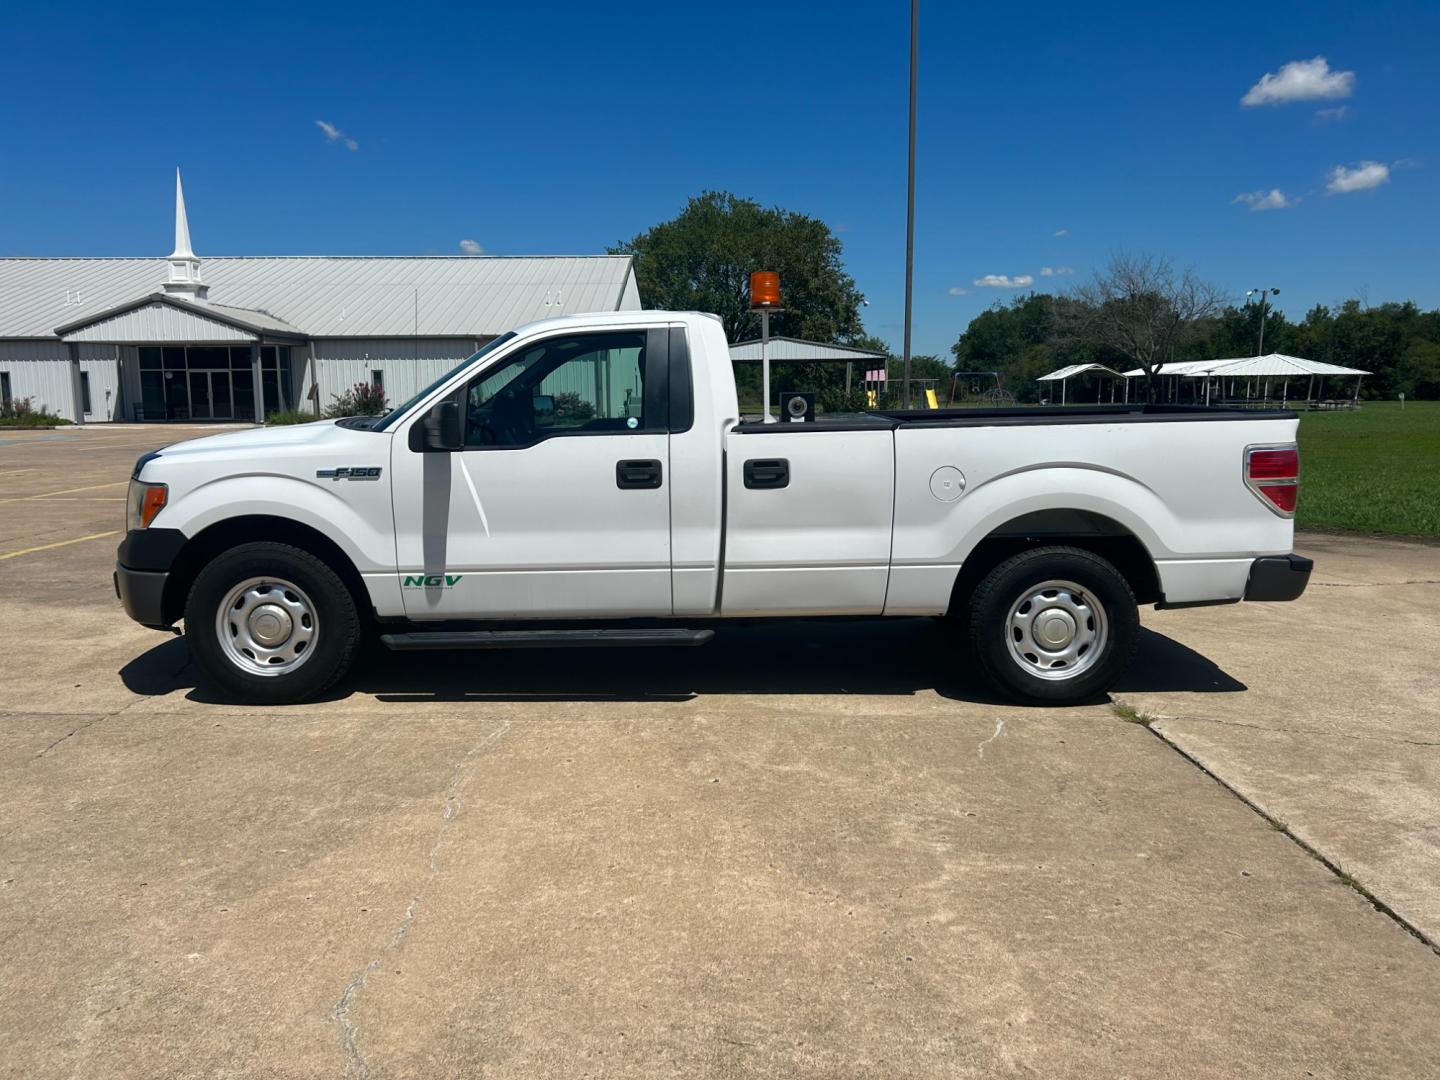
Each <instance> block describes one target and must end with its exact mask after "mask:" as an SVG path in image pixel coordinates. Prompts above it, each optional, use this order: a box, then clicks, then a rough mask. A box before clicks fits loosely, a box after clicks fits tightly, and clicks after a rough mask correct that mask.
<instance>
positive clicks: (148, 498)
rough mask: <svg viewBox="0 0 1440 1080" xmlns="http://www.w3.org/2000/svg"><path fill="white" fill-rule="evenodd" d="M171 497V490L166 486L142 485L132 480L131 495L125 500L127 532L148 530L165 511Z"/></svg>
mask: <svg viewBox="0 0 1440 1080" xmlns="http://www.w3.org/2000/svg"><path fill="white" fill-rule="evenodd" d="M169 496H170V489H169V487H167V486H166V485H165V484H142V483H141V482H140V481H139V480H131V481H130V494H129V497H128V498H127V499H126V500H125V529H126V531H127V532H128V531H132V530H134V529H144V528H148V527H149V525H150V522H152V521H154V520H155V515H156V514H158V513H160V511H161V510H164V509H165V500H166V499H168V498H169Z"/></svg>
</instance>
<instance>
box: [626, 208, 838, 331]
mask: <svg viewBox="0 0 1440 1080" xmlns="http://www.w3.org/2000/svg"><path fill="white" fill-rule="evenodd" d="M610 250H611V253H612V254H617V255H633V256H634V257H635V280H636V284H637V285H638V286H639V288H640V295H641V297H642V298H643V299H644V302H645V304H646V306H648V307H652V308H669V309H671V310H681V311H709V312H713V313H715V314H716V315H719V316H720V321H721V322H722V323H723V324H724V326H725V334H726V336H727V337H728V338H729V339H730V340H731V341H732V342H734V341H745V340H748V339H751V338H755V337H759V336H760V317H759V316H758V315H756V314H754V313H753V312H752V311H751V310H750V274H751V273H752V272H753V271H755V270H774V271H776V272H777V273H778V274H779V275H780V289H781V295H782V297H783V303H784V310H783V311H782V312H780V313H779V314H777V315H774V316H772V317H771V319H770V333H771V334H773V335H777V336H781V335H783V336H787V337H797V338H805V339H807V340H810V341H825V342H832V341H833V342H849V341H852V340H854V339H855V338H857V337H859V336H860V335H861V334H862V333H863V332H864V330H863V327H862V326H861V323H860V304H861V302H862V301H863V300H864V297H863V296H861V294H860V292H859V290H857V289H856V288H855V282H854V280H853V279H852V278H851V277H850V275H849V274H847V273H846V272H845V267H844V265H843V263H842V262H841V245H840V240H839V239H838V238H837V237H836V236H835V234H834V233H833V232H831V230H830V227H829V226H828V225H826V224H825V223H824V222H823V221H821V220H819V219H818V218H813V217H808V216H806V215H805V214H798V213H795V212H793V211H790V210H783V209H781V208H779V207H770V208H767V207H763V206H761V205H760V204H759V203H757V202H754V201H752V200H750V199H742V198H740V197H738V196H735V195H732V194H730V193H729V192H728V191H707V192H705V193H704V194H702V195H699V196H697V197H695V198H693V199H691V200H690V201H689V202H688V203H686V204H685V208H684V209H683V210H681V211H680V213H679V214H678V215H676V216H675V217H674V218H672V219H671V220H669V221H664V222H661V223H660V224H659V225H656V226H654V227H652V228H650V229H647V230H646V231H645V232H643V233H641V234H640V235H638V236H636V237H634V238H633V239H631V240H629V241H627V242H625V243H623V244H619V245H617V246H615V247H613V248H611V249H610Z"/></svg>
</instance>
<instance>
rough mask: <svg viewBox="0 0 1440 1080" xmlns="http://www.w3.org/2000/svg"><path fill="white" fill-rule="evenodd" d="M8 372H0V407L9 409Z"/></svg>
mask: <svg viewBox="0 0 1440 1080" xmlns="http://www.w3.org/2000/svg"><path fill="white" fill-rule="evenodd" d="M10 401H11V397H10V372H8V371H0V406H4V407H5V408H6V409H7V410H8V409H9V408H10Z"/></svg>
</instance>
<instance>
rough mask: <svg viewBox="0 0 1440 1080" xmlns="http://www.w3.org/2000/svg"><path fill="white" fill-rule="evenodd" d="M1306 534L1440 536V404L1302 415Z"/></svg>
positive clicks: (1377, 404) (1302, 522)
mask: <svg viewBox="0 0 1440 1080" xmlns="http://www.w3.org/2000/svg"><path fill="white" fill-rule="evenodd" d="M1300 470H1301V479H1300V505H1299V512H1298V513H1297V514H1296V519H1295V523H1296V525H1298V526H1299V527H1300V528H1302V529H1345V530H1352V531H1356V532H1368V533H1388V534H1392V535H1402V536H1440V401H1409V402H1406V403H1405V408H1404V409H1403V410H1402V409H1401V408H1400V403H1399V402H1398V401H1367V402H1363V403H1362V404H1361V406H1360V408H1359V409H1357V410H1356V411H1355V412H1318V413H1312V412H1306V413H1301V414H1300Z"/></svg>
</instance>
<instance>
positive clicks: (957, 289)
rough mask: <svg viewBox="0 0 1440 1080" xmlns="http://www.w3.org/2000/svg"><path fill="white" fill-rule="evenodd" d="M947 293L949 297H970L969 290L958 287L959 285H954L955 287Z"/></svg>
mask: <svg viewBox="0 0 1440 1080" xmlns="http://www.w3.org/2000/svg"><path fill="white" fill-rule="evenodd" d="M949 292H950V295H951V296H969V295H970V290H969V289H965V288H962V287H961V286H959V285H956V286H954V287H953V288H951V289H950V290H949Z"/></svg>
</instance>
